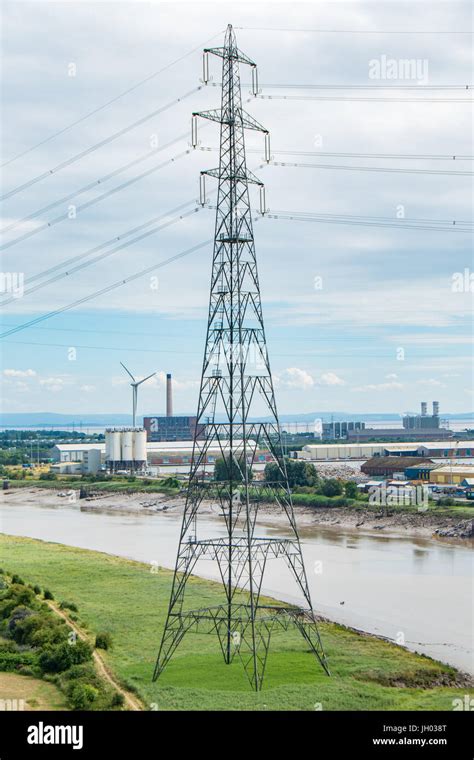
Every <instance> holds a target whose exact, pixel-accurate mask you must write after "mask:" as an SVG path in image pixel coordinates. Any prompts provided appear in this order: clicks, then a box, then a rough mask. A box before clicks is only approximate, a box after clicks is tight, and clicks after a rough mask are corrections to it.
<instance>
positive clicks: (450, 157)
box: [199, 145, 473, 161]
mask: <svg viewBox="0 0 474 760" xmlns="http://www.w3.org/2000/svg"><path fill="white" fill-rule="evenodd" d="M199 150H204V151H216V150H217V148H212V147H210V146H202V145H201V146H199ZM247 152H248V153H258V154H260V155H261V153H262V151H261V150H258V148H247ZM272 153H273V154H275V155H277V156H311V157H313V156H330V157H332V158H336V157H337V158H384V159H400V160H405V159H410V160H411V159H414V160H417V161H472V160H473V156H467V155H457V154H455V153H442V154H439V153H433V154H430V153H341V152H339V153H336V152H329V151H323V150H272Z"/></svg>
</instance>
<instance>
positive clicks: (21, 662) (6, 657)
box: [0, 649, 36, 672]
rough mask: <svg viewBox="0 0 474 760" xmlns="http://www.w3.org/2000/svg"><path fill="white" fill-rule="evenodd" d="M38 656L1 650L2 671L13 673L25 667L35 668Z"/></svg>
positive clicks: (0, 665) (0, 662)
mask: <svg viewBox="0 0 474 760" xmlns="http://www.w3.org/2000/svg"><path fill="white" fill-rule="evenodd" d="M35 663H36V654H35V653H34V652H8V651H4V650H2V649H0V670H1V671H3V672H11V671H12V670H19V669H20V668H22V667H24V666H29V667H31V666H34V665H35Z"/></svg>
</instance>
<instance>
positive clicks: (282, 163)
mask: <svg viewBox="0 0 474 760" xmlns="http://www.w3.org/2000/svg"><path fill="white" fill-rule="evenodd" d="M269 163H270V166H281V167H287V168H288V167H289V168H297V169H342V170H344V171H357V172H389V173H396V174H442V175H452V176H464V177H472V175H473V172H470V171H464V170H462V169H459V170H458V169H407V168H406V167H403V168H397V167H391V166H347V165H344V164H306V163H297V162H294V161H270V162H269Z"/></svg>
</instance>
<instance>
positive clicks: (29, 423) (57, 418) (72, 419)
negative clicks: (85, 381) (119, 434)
mask: <svg viewBox="0 0 474 760" xmlns="http://www.w3.org/2000/svg"><path fill="white" fill-rule="evenodd" d="M180 414H184V415H193V414H195V412H182V413H180ZM153 415H156V416H164V412H157V411H154V412H145V413H144V414H143V415H140V416H139V420H141V419H142V417H143V416H145V417H147V416H153ZM177 416H179V414H178V415H177ZM401 418H402V415H401V414H394V413H393V412H381V413H379V414H362V413H361V414H357V413H349V412H336V411H334V412H317V411H316V412H309V413H306V414H296V413H295V414H282V415H280V421H281V422H308V423H312V422H314V420H315V419H322V420H323V422H332V421H334V422H342V421H347V422H355V421H358V420H360V421H362V422H366V423H367V422H368V423H370V422H381V421H384V422H397V421H398V422H399V421H400V420H401ZM441 418H442V419H448V420H450V419H451V420H472V419H474V412H463V413H459V414H448V413H447V414H445V413H442V414H441ZM259 419H261V420H265V419H270V418H269V417H262V418H259ZM216 420H217V421H218V422H219V421H222V420H223V417H222V415H216ZM131 424H132V416H131V414H121V413H117V414H89V413H82V414H56V413H54V412H5V413H4V414H0V427H19V428H23V427H35V426H38V427H46V428H47V427H53V428H54V427H71V426H72V425H74V426H75V427H76V428H79V427H80V426H81V425H82V426H83V427H94V426H97V427H107V426H113V425H131Z"/></svg>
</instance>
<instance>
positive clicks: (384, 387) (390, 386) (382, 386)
mask: <svg viewBox="0 0 474 760" xmlns="http://www.w3.org/2000/svg"><path fill="white" fill-rule="evenodd" d="M404 387H405V386H404V385H403V383H398V382H396V381H393V382H390V383H378V384H376V383H369V385H360V386H359V387H357V388H352V390H353V391H356V392H358V393H365V392H367V391H399V390H401V389H402V388H404Z"/></svg>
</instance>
